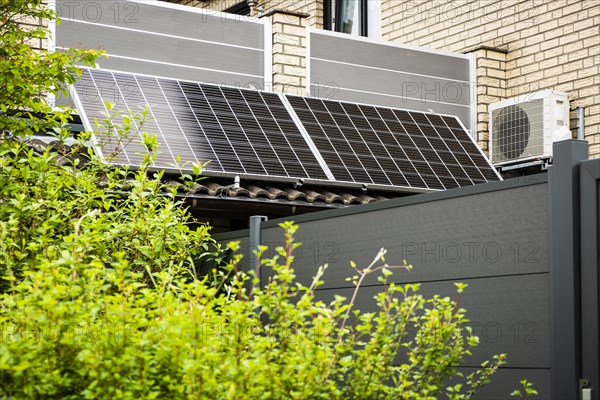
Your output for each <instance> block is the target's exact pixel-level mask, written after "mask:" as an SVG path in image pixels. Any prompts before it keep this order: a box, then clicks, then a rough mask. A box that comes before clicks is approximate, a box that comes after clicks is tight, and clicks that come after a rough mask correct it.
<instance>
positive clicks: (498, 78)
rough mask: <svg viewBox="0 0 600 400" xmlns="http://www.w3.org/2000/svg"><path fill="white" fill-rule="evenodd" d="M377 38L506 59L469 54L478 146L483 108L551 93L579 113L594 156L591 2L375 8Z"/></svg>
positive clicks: (416, 1) (596, 73) (599, 151)
mask: <svg viewBox="0 0 600 400" xmlns="http://www.w3.org/2000/svg"><path fill="white" fill-rule="evenodd" d="M382 34H383V38H384V39H385V40H391V41H396V42H400V43H407V44H413V45H418V46H425V47H430V48H434V49H444V50H449V51H454V52H469V51H471V50H473V49H475V48H477V47H480V46H488V47H490V48H498V49H500V50H501V51H503V52H506V54H503V55H502V56H499V55H498V54H502V53H498V54H495V55H493V57H491V58H490V57H488V53H489V52H488V51H487V50H486V51H481V50H478V51H477V52H476V56H477V59H478V61H477V68H478V84H479V85H480V87H479V88H478V99H479V101H478V105H479V109H478V111H479V112H478V131H479V133H480V134H481V136H480V138H479V140H480V143H481V144H485V141H486V140H487V137H486V136H485V135H484V133H485V132H486V131H487V104H489V101H488V100H496V99H501V98H503V97H504V98H509V97H514V96H518V95H522V94H528V93H532V92H536V91H540V90H544V89H554V90H559V91H563V92H567V93H568V94H569V99H570V100H571V107H572V108H574V107H578V106H584V107H586V110H585V123H586V129H585V135H586V139H587V140H588V141H589V142H590V151H591V153H592V155H593V156H595V157H598V156H600V1H599V0H382ZM484 53H485V54H484ZM571 117H572V122H571V128H574V127H575V125H576V123H575V113H574V112H573V113H572V115H571Z"/></svg>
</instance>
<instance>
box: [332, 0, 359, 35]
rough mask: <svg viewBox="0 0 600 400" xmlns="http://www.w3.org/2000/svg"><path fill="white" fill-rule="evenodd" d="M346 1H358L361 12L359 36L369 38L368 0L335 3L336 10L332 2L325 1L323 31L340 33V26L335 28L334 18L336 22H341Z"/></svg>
mask: <svg viewBox="0 0 600 400" xmlns="http://www.w3.org/2000/svg"><path fill="white" fill-rule="evenodd" d="M344 1H358V2H359V5H358V6H359V11H358V18H359V20H360V21H359V22H360V26H359V33H358V34H359V35H360V36H369V2H368V0H337V1H336V2H335V10H333V4H332V3H333V1H332V0H323V29H325V30H328V31H336V32H340V30H338V29H339V27H340V25H339V24H338V25H337V26H334V24H333V21H334V17H335V20H336V21H339V20H341V15H342V7H341V5H342V4H343V2H344Z"/></svg>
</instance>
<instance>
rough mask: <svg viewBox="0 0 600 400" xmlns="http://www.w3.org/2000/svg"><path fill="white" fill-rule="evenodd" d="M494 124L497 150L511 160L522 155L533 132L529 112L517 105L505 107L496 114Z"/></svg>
mask: <svg viewBox="0 0 600 400" xmlns="http://www.w3.org/2000/svg"><path fill="white" fill-rule="evenodd" d="M493 124H494V133H493V134H494V142H495V143H494V147H496V149H495V151H497V152H498V151H499V152H500V153H502V154H503V155H504V157H506V159H509V160H512V159H516V158H519V157H521V155H522V154H523V152H524V151H525V149H526V148H527V145H528V144H529V137H530V133H531V132H530V131H531V124H530V121H529V117H528V116H527V112H525V111H524V110H523V109H522V108H521V107H519V106H517V105H512V106H508V107H505V108H503V109H501V110H500V111H499V112H498V113H497V114H496V116H495V118H494V121H493Z"/></svg>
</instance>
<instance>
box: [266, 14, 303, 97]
mask: <svg viewBox="0 0 600 400" xmlns="http://www.w3.org/2000/svg"><path fill="white" fill-rule="evenodd" d="M269 17H270V18H271V23H272V24H273V28H272V31H273V91H274V92H278V93H288V94H294V95H300V96H303V95H306V94H307V93H306V86H307V82H306V79H307V78H306V77H307V71H306V60H307V54H306V25H307V23H308V21H307V18H308V15H307V14H300V13H294V12H286V11H273V12H272V13H271V15H269Z"/></svg>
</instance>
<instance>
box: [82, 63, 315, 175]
mask: <svg viewBox="0 0 600 400" xmlns="http://www.w3.org/2000/svg"><path fill="white" fill-rule="evenodd" d="M74 87H75V92H76V94H77V97H78V99H79V100H78V101H79V103H80V108H81V109H82V111H83V112H84V114H85V117H86V118H87V120H88V121H93V120H94V119H96V120H102V119H105V118H106V116H105V113H107V112H108V110H107V109H106V108H105V105H104V104H105V102H106V101H108V102H111V103H114V104H115V106H114V109H113V111H112V112H113V113H116V114H117V115H121V114H127V113H128V112H130V111H132V112H138V111H140V110H141V109H143V108H144V107H146V106H149V109H150V114H149V116H150V118H149V119H148V120H147V121H146V122H145V123H144V126H142V127H140V126H137V125H135V126H134V128H136V129H134V130H133V132H132V133H131V136H130V137H129V138H128V139H127V140H126V141H124V142H123V141H118V140H116V139H115V138H114V137H111V136H110V135H108V134H104V135H102V134H99V135H97V136H98V137H97V140H98V141H99V142H100V144H101V148H102V153H103V155H105V156H107V155H111V154H113V155H115V157H114V159H113V160H112V162H114V163H117V164H128V165H134V166H139V165H140V164H141V163H142V160H143V157H144V155H145V154H147V152H146V150H145V148H144V146H143V145H142V144H141V143H140V142H141V139H142V134H141V132H151V133H153V134H156V138H157V141H158V144H159V154H158V157H157V158H156V160H155V161H154V164H153V166H154V167H157V168H172V167H174V166H175V164H176V160H177V159H180V160H181V162H183V163H185V162H193V163H195V162H207V161H209V164H208V166H207V167H206V171H208V172H223V173H232V174H241V175H258V176H270V177H271V176H272V177H284V178H294V179H315V180H326V179H327V175H326V174H325V172H324V171H323V168H322V167H321V166H320V164H319V162H318V160H317V158H316V157H315V155H314V154H313V152H312V151H311V149H310V148H309V146H308V144H307V142H306V141H305V140H304V139H303V136H302V133H301V132H300V130H299V129H298V127H297V126H296V124H295V123H294V121H293V120H292V117H291V115H290V114H289V113H288V111H287V109H286V106H285V104H284V103H283V101H282V99H281V97H279V96H278V95H276V94H273V93H265V92H258V91H252V90H243V89H237V88H231V87H221V86H216V85H207V84H200V83H193V82H187V81H178V80H174V79H164V78H156V77H148V76H142V75H136V74H129V73H122V72H113V71H106V70H97V69H83V75H82V78H81V79H80V80H79V81H78V82H77V83H76V84H75V86H74ZM115 122H116V123H119V124H121V123H122V122H123V120H122V118H121V117H120V116H117V120H116V121H115Z"/></svg>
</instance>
